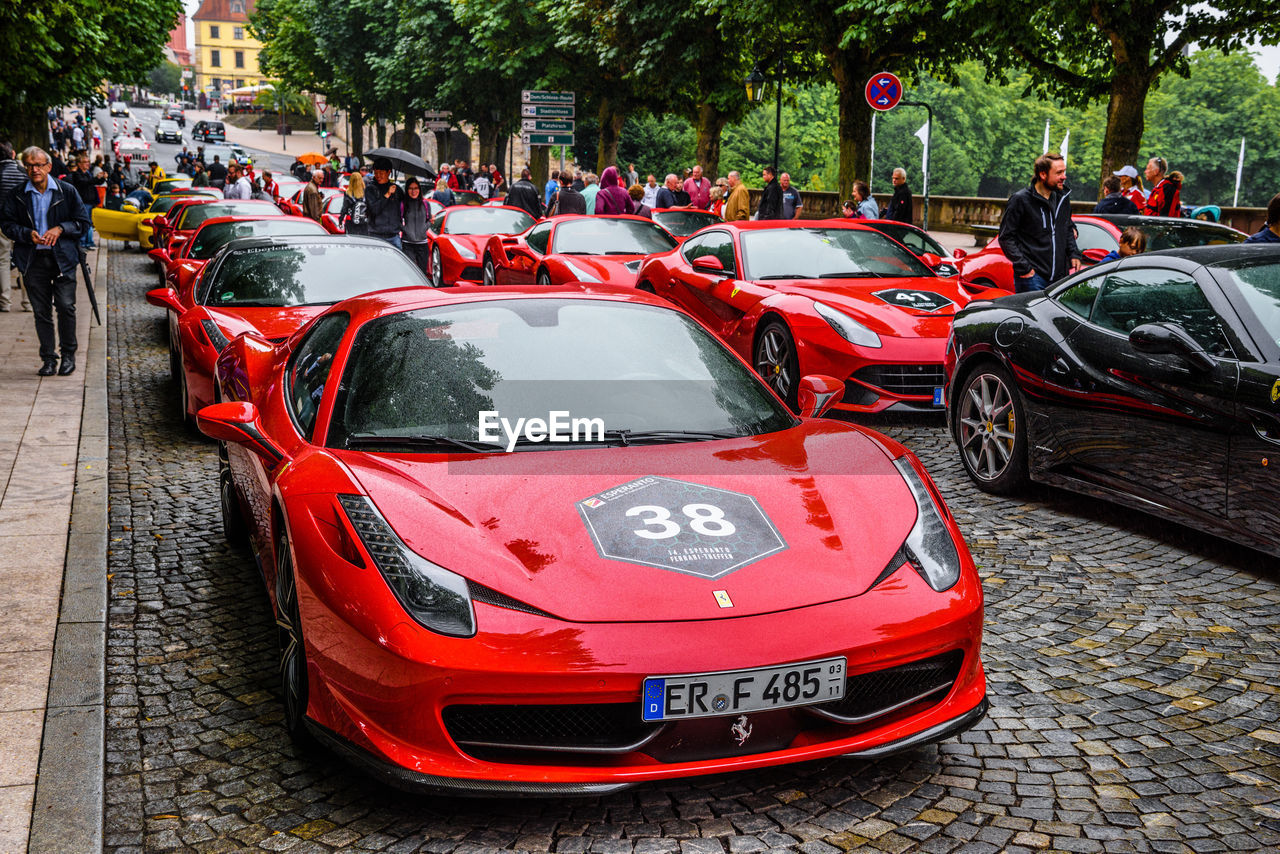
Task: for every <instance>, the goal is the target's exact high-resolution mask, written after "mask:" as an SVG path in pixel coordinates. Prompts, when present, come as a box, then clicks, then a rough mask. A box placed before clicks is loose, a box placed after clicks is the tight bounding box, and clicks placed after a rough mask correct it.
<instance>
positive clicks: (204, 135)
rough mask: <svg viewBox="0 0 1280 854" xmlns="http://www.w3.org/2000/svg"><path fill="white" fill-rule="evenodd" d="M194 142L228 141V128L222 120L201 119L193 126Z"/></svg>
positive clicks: (192, 135)
mask: <svg viewBox="0 0 1280 854" xmlns="http://www.w3.org/2000/svg"><path fill="white" fill-rule="evenodd" d="M191 140H192V141H193V142H226V141H227V128H226V126H225V125H223V124H222V122H211V121H206V120H204V119H201V120H200V121H198V122H196V123H195V125H194V126H193V127H192V128H191Z"/></svg>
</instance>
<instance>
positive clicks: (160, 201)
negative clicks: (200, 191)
mask: <svg viewBox="0 0 1280 854" xmlns="http://www.w3.org/2000/svg"><path fill="white" fill-rule="evenodd" d="M189 198H191V197H190V196H157V197H156V200H155V201H154V202H152V203H151V207H149V208H147V213H164V212H166V211H167V210H169V208H171V207H173V206H174V205H176V204H177V203H178V202H180V201H182V200H183V199H189Z"/></svg>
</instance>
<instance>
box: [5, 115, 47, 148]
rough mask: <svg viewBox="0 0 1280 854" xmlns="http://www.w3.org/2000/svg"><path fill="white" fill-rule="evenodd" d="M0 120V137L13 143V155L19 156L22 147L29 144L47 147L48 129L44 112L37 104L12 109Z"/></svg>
mask: <svg viewBox="0 0 1280 854" xmlns="http://www.w3.org/2000/svg"><path fill="white" fill-rule="evenodd" d="M0 121H2V122H3V124H2V125H0V138H3V139H8V140H10V141H11V142H12V143H13V151H14V157H21V155H22V149H24V148H26V147H27V146H30V145H38V146H40V147H41V148H48V147H49V131H48V125H47V124H46V120H45V112H44V109H43V108H42V107H40V106H39V105H37V106H34V107H32V108H30V109H19V110H14V111H13V112H11V113H9V114H8V115H6V116H4V117H3V118H2V119H0Z"/></svg>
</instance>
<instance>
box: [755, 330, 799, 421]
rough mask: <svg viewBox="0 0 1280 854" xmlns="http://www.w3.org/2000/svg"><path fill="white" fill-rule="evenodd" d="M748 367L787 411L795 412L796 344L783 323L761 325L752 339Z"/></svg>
mask: <svg viewBox="0 0 1280 854" xmlns="http://www.w3.org/2000/svg"><path fill="white" fill-rule="evenodd" d="M751 364H752V365H754V366H755V369H756V373H758V374H759V375H760V376H761V378H762V379H764V381H765V382H767V383H768V384H769V385H770V386H771V387H772V388H773V390H774V391H775V392H777V394H778V397H780V398H782V400H783V401H784V402H785V403H786V404H787V406H789V407H790V408H791V411H792V412H798V411H799V409H800V405H799V392H800V360H799V358H798V357H797V356H796V341H795V339H794V338H792V337H791V331H790V330H789V329H787V325H786V324H785V323H783V322H782V321H780V320H771V321H769V322H768V323H766V324H765V325H764V328H763V329H761V330H760V335H759V336H758V337H757V338H756V346H755V358H754V359H753V360H752V363H751Z"/></svg>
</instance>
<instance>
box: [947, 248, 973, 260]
mask: <svg viewBox="0 0 1280 854" xmlns="http://www.w3.org/2000/svg"><path fill="white" fill-rule="evenodd" d="M951 257H952V258H955V259H957V260H959V259H961V258H968V257H969V253H968V252H966V251H965V250H963V249H960V248H956V249H953V250H952V251H951Z"/></svg>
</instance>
